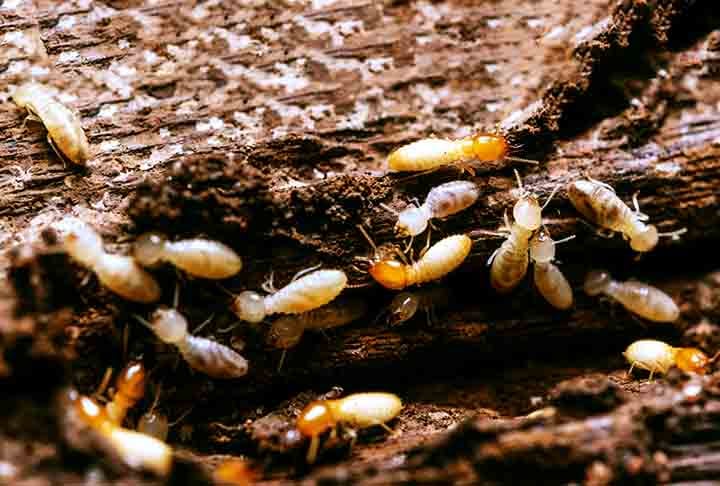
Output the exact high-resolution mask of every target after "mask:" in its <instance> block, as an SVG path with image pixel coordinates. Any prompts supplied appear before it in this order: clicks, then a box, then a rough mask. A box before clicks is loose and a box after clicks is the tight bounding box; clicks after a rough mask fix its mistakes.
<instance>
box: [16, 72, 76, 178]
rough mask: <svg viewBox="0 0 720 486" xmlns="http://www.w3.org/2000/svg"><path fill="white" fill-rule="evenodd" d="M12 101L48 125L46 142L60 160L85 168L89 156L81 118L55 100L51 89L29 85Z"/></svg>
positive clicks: (19, 89) (32, 83)
mask: <svg viewBox="0 0 720 486" xmlns="http://www.w3.org/2000/svg"><path fill="white" fill-rule="evenodd" d="M13 101H14V102H15V104H16V105H18V106H19V107H20V108H25V109H26V110H27V111H28V113H29V118H31V119H37V120H39V121H40V122H42V124H43V125H45V129H46V130H47V132H48V135H47V140H48V142H49V143H50V146H51V147H52V148H53V150H54V151H55V153H56V154H57V155H58V157H60V159H61V160H63V161H65V160H68V161H70V162H72V163H75V164H78V165H84V164H85V162H86V161H87V159H88V158H89V157H90V146H89V145H88V141H87V138H86V137H85V132H84V131H83V128H82V125H81V124H80V118H79V117H78V116H77V114H75V113H74V112H73V111H71V110H70V109H68V108H67V107H66V106H65V105H63V104H62V103H60V102H59V101H57V100H56V99H55V97H54V96H53V94H52V91H51V90H50V88H48V87H47V86H45V85H42V84H39V83H34V82H30V83H26V84H23V85H22V86H20V87H19V88H18V89H17V90H15V93H14V94H13Z"/></svg>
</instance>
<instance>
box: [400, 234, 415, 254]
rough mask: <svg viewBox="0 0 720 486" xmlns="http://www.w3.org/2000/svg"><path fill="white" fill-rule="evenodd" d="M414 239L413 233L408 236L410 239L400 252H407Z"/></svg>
mask: <svg viewBox="0 0 720 486" xmlns="http://www.w3.org/2000/svg"><path fill="white" fill-rule="evenodd" d="M414 241H415V235H412V236H410V239H409V240H408V244H407V245H405V248H403V250H402V252H403V253H407V252H409V251H410V249H411V248H412V244H413V242H414Z"/></svg>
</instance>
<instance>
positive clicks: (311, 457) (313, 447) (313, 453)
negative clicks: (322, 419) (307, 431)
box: [306, 435, 320, 464]
mask: <svg viewBox="0 0 720 486" xmlns="http://www.w3.org/2000/svg"><path fill="white" fill-rule="evenodd" d="M319 445H320V437H318V436H317V435H313V436H312V438H311V439H310V447H308V452H307V457H306V459H307V462H308V464H314V463H315V459H317V453H318V446H319Z"/></svg>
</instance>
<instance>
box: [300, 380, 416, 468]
mask: <svg viewBox="0 0 720 486" xmlns="http://www.w3.org/2000/svg"><path fill="white" fill-rule="evenodd" d="M401 410H402V401H401V400H400V397H398V396H397V395H394V394H392V393H384V392H371V393H353V394H352V395H348V396H346V397H344V398H339V399H337V400H317V401H314V402H311V403H310V404H309V405H308V406H307V407H305V409H304V410H303V411H302V412H301V413H300V415H299V416H298V419H297V428H298V430H299V431H300V433H301V434H302V435H303V436H305V437H308V438H310V448H309V449H308V454H307V461H308V462H309V463H313V462H315V459H316V457H317V452H318V446H319V444H320V435H322V434H323V433H324V432H325V431H327V430H330V429H335V427H336V426H337V425H338V424H342V425H346V426H347V427H350V428H352V429H364V428H367V427H373V426H375V425H379V426H382V427H384V428H386V429H388V430H390V429H389V428H388V427H387V425H385V424H386V422H389V421H391V420H392V419H394V418H395V417H397V416H398V414H399V413H400V411H401Z"/></svg>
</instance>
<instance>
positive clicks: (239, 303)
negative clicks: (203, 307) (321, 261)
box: [231, 270, 347, 323]
mask: <svg viewBox="0 0 720 486" xmlns="http://www.w3.org/2000/svg"><path fill="white" fill-rule="evenodd" d="M302 273H303V272H301V274H302ZM346 286H347V276H346V275H345V272H343V271H342V270H315V271H312V272H310V273H307V274H306V275H303V276H301V277H298V276H296V277H295V278H294V279H293V281H292V282H290V283H289V284H287V285H286V286H285V287H283V288H281V289H280V290H277V291H275V292H273V293H271V294H270V295H266V296H263V295H261V294H259V293H257V292H253V291H250V290H246V291H244V292H241V293H240V294H239V295H238V296H237V297H235V298H234V299H233V302H232V305H231V309H232V311H233V312H234V313H235V315H237V316H238V318H240V320H243V321H247V322H254V323H257V322H261V321H262V320H263V319H265V317H266V316H269V315H271V314H302V313H303V312H308V311H311V310H313V309H317V308H318V307H322V306H323V305H325V304H327V303H329V302H331V301H332V300H333V299H335V297H337V296H338V295H340V292H342V291H343V290H344V289H345V287H346Z"/></svg>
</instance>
